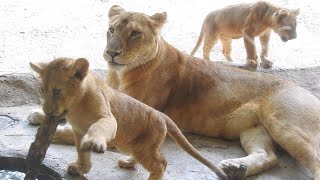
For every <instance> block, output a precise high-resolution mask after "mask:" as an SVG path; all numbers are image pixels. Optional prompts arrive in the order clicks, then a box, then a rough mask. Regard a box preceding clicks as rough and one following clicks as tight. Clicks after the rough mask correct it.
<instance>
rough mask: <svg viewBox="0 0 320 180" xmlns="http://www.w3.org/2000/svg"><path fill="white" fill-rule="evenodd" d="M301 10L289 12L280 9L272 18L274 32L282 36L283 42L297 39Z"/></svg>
mask: <svg viewBox="0 0 320 180" xmlns="http://www.w3.org/2000/svg"><path fill="white" fill-rule="evenodd" d="M299 13H300V9H296V10H287V9H280V10H278V11H276V12H275V13H274V14H273V16H272V18H273V22H274V28H273V29H274V31H275V32H276V33H277V34H278V35H279V36H280V38H281V40H282V41H283V42H287V41H288V40H291V39H295V38H297V31H296V28H297V16H298V15H299Z"/></svg>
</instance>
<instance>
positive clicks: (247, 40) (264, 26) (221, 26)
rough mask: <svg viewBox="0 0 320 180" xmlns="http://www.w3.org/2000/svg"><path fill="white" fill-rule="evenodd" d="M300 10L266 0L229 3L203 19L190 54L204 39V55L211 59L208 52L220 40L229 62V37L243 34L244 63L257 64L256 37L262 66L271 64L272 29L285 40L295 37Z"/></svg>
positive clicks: (232, 37) (230, 39)
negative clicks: (260, 50)
mask: <svg viewBox="0 0 320 180" xmlns="http://www.w3.org/2000/svg"><path fill="white" fill-rule="evenodd" d="M299 12H300V10H299V9H296V10H290V9H287V8H282V7H279V6H276V5H274V4H271V3H269V2H265V1H259V2H255V3H251V4H238V5H232V6H227V7H225V8H223V9H220V10H216V11H213V12H210V13H209V14H208V15H207V16H206V18H205V20H204V22H203V25H202V28H201V33H200V36H199V39H198V42H197V44H196V46H195V47H194V49H193V50H192V52H191V55H194V54H195V52H196V51H197V49H198V48H199V46H200V44H201V42H202V41H203V39H204V45H203V58H204V59H207V60H210V51H211V49H212V48H213V46H214V45H215V44H216V43H217V40H218V39H220V41H221V43H222V46H223V54H224V56H225V58H226V59H227V60H229V61H232V58H231V49H232V48H231V42H232V39H239V38H241V37H244V39H243V40H244V45H245V48H246V50H247V63H248V64H249V65H251V66H257V65H258V56H257V53H256V47H255V42H254V39H255V37H256V36H259V38H260V43H261V47H262V52H261V55H260V58H261V61H262V65H263V66H265V67H270V66H272V64H273V62H272V61H271V60H270V59H269V58H268V51H269V48H268V46H269V39H270V33H271V30H274V31H275V32H276V33H277V34H278V35H279V36H280V38H281V40H282V41H284V42H286V41H288V40H291V39H295V38H296V37H297V33H296V26H297V16H298V15H299Z"/></svg>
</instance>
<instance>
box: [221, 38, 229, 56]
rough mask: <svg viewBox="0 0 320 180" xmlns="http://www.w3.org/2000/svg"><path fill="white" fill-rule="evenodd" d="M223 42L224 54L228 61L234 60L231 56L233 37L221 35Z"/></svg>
mask: <svg viewBox="0 0 320 180" xmlns="http://www.w3.org/2000/svg"><path fill="white" fill-rule="evenodd" d="M220 40H221V43H222V47H223V50H222V52H223V55H224V57H225V58H226V59H227V60H228V61H232V58H231V51H232V47H231V44H232V39H231V38H223V37H220Z"/></svg>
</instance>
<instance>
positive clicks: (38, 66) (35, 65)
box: [29, 62, 48, 76]
mask: <svg viewBox="0 0 320 180" xmlns="http://www.w3.org/2000/svg"><path fill="white" fill-rule="evenodd" d="M29 65H30V67H31V69H32V70H34V71H35V72H36V73H38V74H39V75H40V76H42V74H43V71H44V69H45V68H46V67H47V66H48V63H40V62H39V63H33V62H30V63H29Z"/></svg>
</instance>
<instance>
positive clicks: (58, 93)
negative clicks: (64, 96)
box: [52, 89, 61, 97]
mask: <svg viewBox="0 0 320 180" xmlns="http://www.w3.org/2000/svg"><path fill="white" fill-rule="evenodd" d="M60 94H61V90H60V89H53V90H52V95H53V96H55V97H58V96H60Z"/></svg>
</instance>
